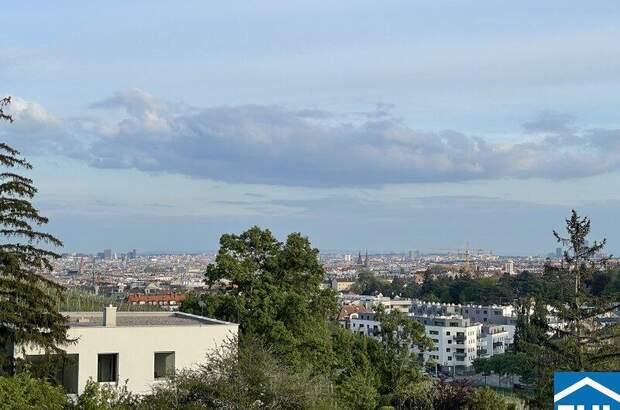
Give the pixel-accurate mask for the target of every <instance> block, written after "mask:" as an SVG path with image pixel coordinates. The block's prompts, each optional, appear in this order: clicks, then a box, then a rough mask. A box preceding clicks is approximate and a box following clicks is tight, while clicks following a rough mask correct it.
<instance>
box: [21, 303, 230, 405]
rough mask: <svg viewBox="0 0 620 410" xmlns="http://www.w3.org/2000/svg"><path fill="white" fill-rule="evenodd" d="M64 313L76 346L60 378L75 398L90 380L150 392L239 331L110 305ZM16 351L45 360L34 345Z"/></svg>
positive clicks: (68, 348) (199, 319) (216, 322)
mask: <svg viewBox="0 0 620 410" xmlns="http://www.w3.org/2000/svg"><path fill="white" fill-rule="evenodd" d="M64 315H65V316H67V317H68V319H69V324H70V329H69V331H68V336H69V338H70V339H75V340H76V342H75V343H73V344H70V345H68V346H65V347H64V350H65V351H66V353H67V355H66V358H65V359H64V360H63V364H62V366H61V369H59V373H58V375H57V378H58V381H59V383H61V384H62V385H63V387H65V389H66V391H67V392H68V393H73V394H75V393H77V394H80V393H82V392H83V391H84V387H85V386H86V383H87V381H88V380H89V379H92V380H93V381H95V382H99V383H105V384H110V385H113V386H117V385H124V384H125V382H126V383H127V384H126V386H127V389H128V390H129V391H130V392H132V393H136V394H143V393H148V392H149V391H150V390H151V388H152V387H153V386H154V385H156V384H157V383H160V382H162V381H165V380H166V378H167V377H168V376H170V375H172V374H174V373H175V372H176V371H179V370H181V369H191V368H194V367H195V366H197V365H199V364H200V363H204V362H205V360H206V355H207V353H209V352H211V351H212V350H213V349H214V348H216V347H218V346H222V345H223V344H224V343H226V341H227V340H228V339H229V338H230V337H234V336H237V333H238V325H237V324H234V323H228V322H223V321H220V320H215V319H209V318H205V317H201V316H195V315H191V314H187V313H181V312H118V313H117V312H116V308H115V307H111V306H110V307H107V308H105V312H71V313H64ZM14 353H15V355H16V356H21V355H22V354H25V355H26V356H28V358H29V359H31V360H32V361H33V362H36V361H37V360H41V359H42V358H43V356H42V354H43V352H41V351H40V350H39V349H37V348H33V347H29V346H25V347H23V351H22V348H19V347H16V348H15V351H14ZM22 357H23V356H22Z"/></svg>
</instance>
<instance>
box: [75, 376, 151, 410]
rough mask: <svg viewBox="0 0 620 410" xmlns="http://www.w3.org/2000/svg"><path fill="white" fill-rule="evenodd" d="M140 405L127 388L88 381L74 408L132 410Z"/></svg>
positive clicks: (79, 409) (86, 409) (81, 409)
mask: <svg viewBox="0 0 620 410" xmlns="http://www.w3.org/2000/svg"><path fill="white" fill-rule="evenodd" d="M138 403H139V399H138V397H137V396H134V395H132V394H131V393H129V392H128V391H127V386H126V385H125V386H122V387H118V388H115V387H111V386H107V385H102V384H99V383H95V382H94V381H92V380H88V382H87V383H86V386H85V388H84V392H83V393H82V394H81V395H80V396H79V397H78V399H77V402H76V403H75V405H74V406H73V408H74V409H76V410H131V409H133V408H136V406H137V405H138Z"/></svg>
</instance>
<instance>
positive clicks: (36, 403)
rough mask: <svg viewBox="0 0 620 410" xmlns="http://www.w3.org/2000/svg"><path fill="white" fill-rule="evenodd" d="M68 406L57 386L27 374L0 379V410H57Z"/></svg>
mask: <svg viewBox="0 0 620 410" xmlns="http://www.w3.org/2000/svg"><path fill="white" fill-rule="evenodd" d="M68 404H69V401H68V399H67V396H66V395H65V392H64V391H63V389H62V388H61V387H59V386H54V385H53V384H51V383H49V382H47V381H44V380H39V379H36V378H34V377H32V376H31V375H30V374H28V373H20V374H18V375H17V376H15V377H0V409H2V410H30V409H43V410H57V409H63V408H65V407H66V406H67V405H68Z"/></svg>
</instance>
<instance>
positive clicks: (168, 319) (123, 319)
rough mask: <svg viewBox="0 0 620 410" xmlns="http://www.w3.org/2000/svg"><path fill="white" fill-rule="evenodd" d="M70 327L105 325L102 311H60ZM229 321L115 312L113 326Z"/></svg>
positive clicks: (173, 314)
mask: <svg viewBox="0 0 620 410" xmlns="http://www.w3.org/2000/svg"><path fill="white" fill-rule="evenodd" d="M62 314H63V315H64V316H66V317H67V318H68V320H69V325H70V326H71V327H105V326H104V322H103V312H62ZM228 324H231V323H228V322H224V321H221V320H216V319H210V318H206V317H202V316H197V315H191V314H189V313H183V312H116V325H115V327H152V326H218V325H228Z"/></svg>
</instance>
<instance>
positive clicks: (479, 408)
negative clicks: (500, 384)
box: [464, 387, 508, 410]
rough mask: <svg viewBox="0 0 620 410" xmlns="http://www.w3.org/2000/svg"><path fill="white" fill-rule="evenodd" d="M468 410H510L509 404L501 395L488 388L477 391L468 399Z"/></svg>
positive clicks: (466, 407)
mask: <svg viewBox="0 0 620 410" xmlns="http://www.w3.org/2000/svg"><path fill="white" fill-rule="evenodd" d="M464 408H465V409H467V410H508V403H507V402H506V399H505V398H504V396H502V395H501V394H499V393H497V392H496V391H494V390H491V389H489V388H488V387H487V388H483V389H476V390H474V391H473V393H472V394H470V395H469V397H468V398H467V402H466V405H465V407H464Z"/></svg>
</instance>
